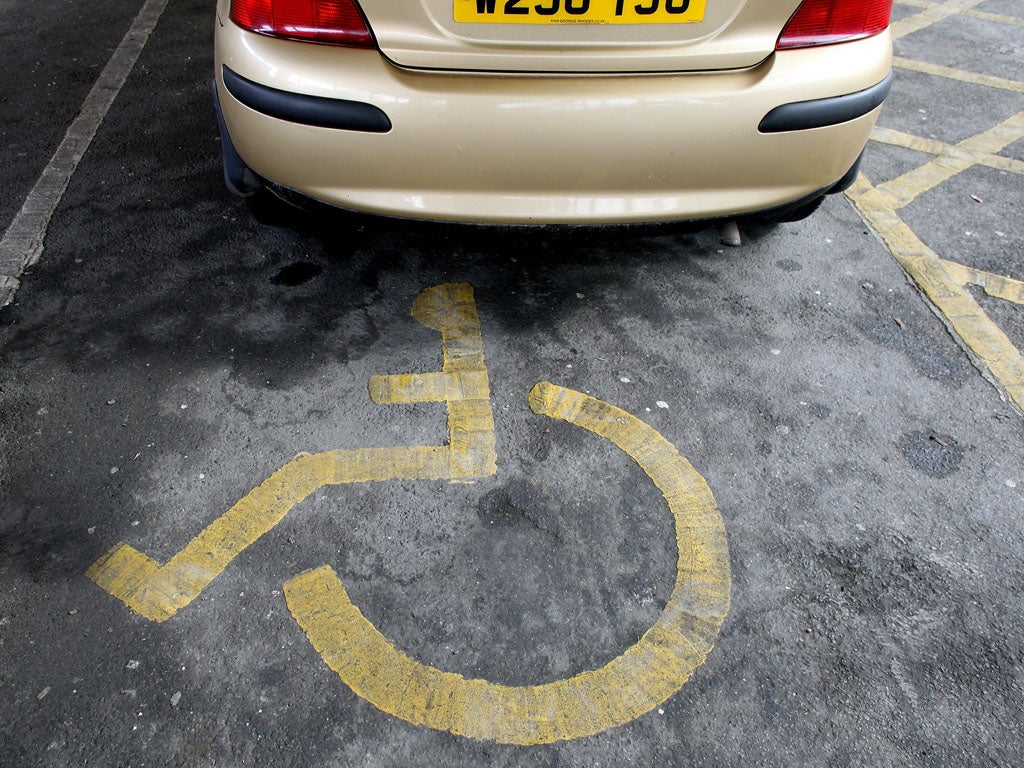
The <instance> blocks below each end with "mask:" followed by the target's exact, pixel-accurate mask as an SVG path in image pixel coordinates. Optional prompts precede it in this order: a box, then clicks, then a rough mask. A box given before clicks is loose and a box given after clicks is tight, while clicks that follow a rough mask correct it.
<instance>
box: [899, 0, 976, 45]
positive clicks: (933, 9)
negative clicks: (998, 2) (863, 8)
mask: <svg viewBox="0 0 1024 768" xmlns="http://www.w3.org/2000/svg"><path fill="white" fill-rule="evenodd" d="M983 2H986V0H951V1H950V2H946V3H941V4H937V5H931V6H929V7H926V8H925V9H924V10H923V11H921V12H920V13H915V14H914V15H913V16H906V17H905V18H902V19H900V20H899V21H896V22H894V23H893V24H892V34H893V37H905V36H906V35H909V34H912V33H914V32H919V31H921V30H922V29H926V28H928V27H930V26H931V25H932V24H936V23H937V22H940V21H943V20H944V19H948V18H949V17H950V16H956V15H957V14H961V13H964V12H965V11H967V10H970V9H971V8H973V7H974V6H976V5H981V4H982V3H983Z"/></svg>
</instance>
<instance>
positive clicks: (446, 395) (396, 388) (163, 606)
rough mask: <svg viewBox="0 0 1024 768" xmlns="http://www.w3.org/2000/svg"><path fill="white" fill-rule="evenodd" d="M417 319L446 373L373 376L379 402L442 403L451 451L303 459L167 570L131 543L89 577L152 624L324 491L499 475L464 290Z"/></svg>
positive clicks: (422, 307)
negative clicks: (437, 343) (436, 334)
mask: <svg viewBox="0 0 1024 768" xmlns="http://www.w3.org/2000/svg"><path fill="white" fill-rule="evenodd" d="M412 314H413V316H414V317H415V318H416V319H417V320H419V321H420V322H421V323H423V324H424V325H426V326H427V327H429V328H433V329H434V330H437V331H440V332H441V344H442V353H443V360H444V365H443V370H442V371H441V372H438V373H429V374H411V375H407V376H375V377H373V378H372V379H371V382H370V391H371V395H372V396H373V397H374V399H376V400H378V402H388V403H422V402H445V403H446V404H447V406H448V434H449V444H448V445H447V446H398V447H393V448H363V449H360V450H351V451H350V450H335V451H325V452H323V453H317V454H300V455H299V456H297V457H296V458H295V459H294V460H292V461H290V462H289V463H287V464H285V465H284V466H283V467H281V469H279V470H277V471H276V472H275V473H274V474H272V475H271V476H270V477H269V478H267V479H266V480H265V481H264V482H263V483H261V484H260V485H258V486H257V487H256V488H254V489H253V490H252V491H250V492H249V493H247V494H246V495H245V496H244V497H243V498H242V499H241V500H240V501H239V502H238V503H237V504H235V505H234V506H233V507H231V509H229V510H228V511H227V512H225V513H224V514H223V515H221V517H219V518H218V519H217V520H215V521H214V522H212V523H211V524H210V525H209V526H207V527H206V529H204V530H203V531H202V532H201V533H200V534H199V535H198V536H196V537H195V538H194V539H193V540H192V541H191V542H189V543H188V545H186V546H185V548H184V549H182V550H181V551H180V552H178V553H177V554H176V555H174V556H173V557H172V558H171V559H170V560H169V561H168V562H167V563H166V564H164V565H160V564H159V563H157V561H156V560H154V559H153V558H151V557H149V556H148V555H146V554H144V553H142V552H139V551H138V550H137V549H135V548H134V547H131V546H130V545H128V544H126V543H123V542H122V543H120V544H117V545H116V546H115V547H113V548H112V549H111V550H110V551H109V552H107V553H106V554H105V555H104V556H103V557H101V558H100V559H99V560H97V561H96V562H95V563H93V565H92V566H91V567H90V568H89V570H88V571H87V572H86V575H87V576H88V577H89V578H91V579H92V580H93V581H95V582H96V583H97V584H98V585H100V586H101V587H103V588H104V589H105V590H107V591H108V592H110V594H112V595H114V596H115V597H117V598H118V599H120V600H122V601H123V602H124V603H125V604H126V605H127V606H128V607H129V608H131V609H132V610H133V611H135V612H136V613H138V614H140V615H141V616H145V617H146V618H147V619H150V620H151V621H165V620H167V619H168V618H170V617H171V616H173V615H174V614H175V613H176V612H177V611H178V610H180V609H181V608H184V607H185V606H186V605H188V604H189V603H191V602H192V601H193V600H194V599H195V598H196V597H198V596H199V593H200V592H202V590H203V589H205V588H206V587H207V586H208V585H209V584H210V582H211V581H213V579H214V578H216V577H217V576H218V575H219V574H220V573H221V572H222V571H223V570H224V569H225V568H226V567H227V566H228V564H229V563H230V562H231V561H232V560H233V559H234V558H236V557H237V556H238V555H239V554H241V553H242V552H243V551H244V550H245V549H246V548H247V547H249V546H250V545H252V544H253V543H255V542H256V541H257V540H259V538H260V537H262V536H263V535H264V534H266V533H267V532H269V531H270V530H271V529H272V528H273V527H274V526H276V525H277V524H278V523H279V522H281V520H282V519H284V517H285V516H286V515H287V514H288V513H289V512H290V511H291V510H292V509H293V508H294V507H295V505H297V504H299V503H300V502H301V501H302V500H303V499H305V498H306V497H307V496H309V494H310V493H312V492H314V491H316V490H317V489H319V488H323V487H324V486H327V485H341V484H346V483H363V482H371V481H376V482H381V481H385V480H396V479H422V480H435V479H444V478H447V479H451V480H453V481H462V482H465V481H467V480H469V479H471V478H475V477H484V476H487V475H493V474H494V473H495V472H496V471H497V457H496V454H495V448H494V418H493V415H492V413H491V405H490V400H489V399H488V398H489V396H490V394H489V387H488V384H487V369H486V367H485V366H484V358H483V342H482V339H481V334H480V319H479V317H478V316H477V312H476V305H475V303H474V298H473V289H472V287H471V286H469V285H466V284H449V285H440V286H435V287H433V288H428V289H427V290H425V291H424V292H423V293H421V294H420V296H419V297H418V298H417V299H416V301H415V302H414V303H413V309H412Z"/></svg>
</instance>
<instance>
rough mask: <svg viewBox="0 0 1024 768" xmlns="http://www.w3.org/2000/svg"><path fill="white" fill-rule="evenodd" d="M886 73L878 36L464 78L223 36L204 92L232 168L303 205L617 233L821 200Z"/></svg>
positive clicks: (371, 57)
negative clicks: (613, 226) (811, 121)
mask: <svg viewBox="0 0 1024 768" xmlns="http://www.w3.org/2000/svg"><path fill="white" fill-rule="evenodd" d="M890 57H891V40H890V38H889V35H888V34H883V35H879V36H877V37H875V38H870V39H867V40H862V41H857V42H853V43H845V44H842V45H833V46H826V47H822V48H818V49H808V50H799V51H785V52H780V53H777V54H774V55H773V56H771V57H769V59H767V60H766V61H765V62H763V63H762V64H761V65H759V66H757V67H754V68H752V69H748V70H743V71H733V72H718V73H694V74H682V75H680V74H673V75H654V74H652V75H622V76H613V75H572V76H567V75H559V76H538V75H487V74H477V73H473V74H462V73H452V72H436V71H418V70H405V69H401V68H398V67H395V66H394V65H392V64H391V63H389V62H388V61H387V60H386V59H385V58H384V57H382V56H381V55H380V54H379V53H377V52H376V51H366V50H354V49H346V48H337V47H330V46H321V45H309V44H297V43H293V42H287V41H281V40H274V39H271V38H266V37H262V36H259V35H253V34H250V33H246V32H243V31H242V30H240V29H238V28H237V27H235V26H234V25H232V24H230V23H228V24H225V25H223V26H221V25H218V30H217V45H216V71H215V76H216V87H217V89H218V95H219V101H220V105H221V110H222V114H223V118H224V122H225V125H226V127H227V129H228V132H229V133H230V136H231V139H232V141H233V143H234V145H235V148H236V149H237V151H238V153H239V155H240V156H241V157H242V158H243V160H244V161H245V163H246V164H247V165H248V166H249V167H251V168H252V169H253V171H255V172H256V173H257V174H259V175H260V176H262V177H264V178H266V179H269V180H271V181H273V182H275V183H277V184H279V185H282V186H285V187H288V188H291V189H294V190H296V191H299V192H301V193H303V194H305V195H308V196H310V197H313V198H316V199H319V200H322V201H324V202H327V203H331V204H333V205H338V206H341V207H344V208H348V209H352V210H359V211H367V212H372V213H382V214H390V215H401V216H408V217H414V218H428V219H443V220H452V221H487V222H496V223H499V222H500V223H618V222H645V221H672V220H687V219H701V218H713V217H719V216H726V215H732V214H740V213H745V212H751V211H757V210H762V209H766V208H772V207H775V206H779V205H784V204H786V203H789V202H791V201H794V200H799V199H801V198H804V197H806V196H807V195H809V194H813V193H814V192H815V191H817V190H821V189H825V188H828V187H829V186H831V185H832V184H833V183H834V182H835V181H836V180H837V179H839V178H840V177H842V176H843V174H844V173H846V171H847V170H848V169H849V168H850V167H851V166H852V165H853V163H854V162H855V161H856V159H857V157H858V155H859V154H860V152H861V150H862V149H863V147H864V145H865V143H866V142H867V139H868V135H869V133H870V130H871V127H872V126H873V124H874V121H875V118H876V116H877V111H878V108H877V105H876V104H874V103H872V100H873V99H874V98H875V97H877V96H878V94H879V92H880V89H883V88H884V87H885V86H884V83H885V82H886V79H887V78H888V77H889V74H890V60H891V59H890ZM225 68H226V70H227V72H228V75H227V77H228V80H229V83H230V85H231V87H226V86H225ZM239 83H241V84H242V85H241V90H240V87H239ZM872 89H874V90H872ZM864 93H868V94H872V96H871V97H870V98H868V99H867V100H865V98H864V96H863V94H864ZM882 96H883V97H884V93H883V94H882ZM837 97H839V98H838V100H837ZM858 98H859V101H858V102H857V103H859V104H861V105H862V106H866V109H867V111H866V112H863V110H861V111H862V114H860V115H859V116H854V117H852V118H850V119H845V120H843V121H842V122H839V123H838V124H831V125H829V124H826V125H821V126H820V127H813V128H805V129H802V130H791V129H790V128H791V125H790V123H787V122H785V120H784V121H782V122H781V123H780V122H779V121H778V120H775V122H774V123H772V122H771V121H769V126H768V128H769V129H770V130H771V132H765V130H759V126H761V124H762V121H763V120H765V119H766V117H770V116H771V115H772V114H773V110H775V112H774V115H776V116H777V115H778V114H780V109H779V108H782V110H781V113H783V114H785V113H786V112H787V110H788V111H789V114H790V116H792V114H793V111H794V110H796V112H797V114H798V115H800V116H804V115H807V114H810V112H809V110H810V111H812V112H813V111H815V110H816V111H817V113H818V114H820V113H821V111H822V110H821V107H822V105H823V104H825V105H826V106H827V105H828V104H831V106H833V107H835V106H837V105H842V106H843V107H844V108H846V109H847V112H846V113H843V112H842V110H840V111H838V112H836V111H835V110H832V111H833V113H835V114H839V115H840V116H843V115H844V114H845V115H846V116H848V115H849V114H853V113H851V112H850V111H849V105H850V103H851V102H850V100H851V99H858ZM268 99H269V101H268ZM822 100H828V101H827V102H823V101H822ZM879 100H880V99H879ZM808 104H810V105H811V106H810V107H808V106H807V105H808ZM289 110H292V111H289ZM295 110H297V111H295ZM826 111H827V110H826ZM856 111H857V110H854V113H855V112H856ZM334 113H337V114H336V115H335V114H334ZM325 114H326V115H327V116H326V117H325ZM353 116H354V117H355V118H356V119H355V120H354V122H346V120H349V118H352V117H353ZM370 116H374V120H369V122H360V120H363V119H364V118H368V117H370ZM381 118H382V119H381ZM787 119H788V118H787ZM801 119H802V118H801ZM332 121H333V122H332ZM819 122H820V121H819ZM826 122H827V120H826ZM773 125H774V129H773V128H772V126H773ZM795 125H797V126H798V127H799V125H800V123H799V120H798V121H797V123H795ZM763 127H764V126H762V128H763Z"/></svg>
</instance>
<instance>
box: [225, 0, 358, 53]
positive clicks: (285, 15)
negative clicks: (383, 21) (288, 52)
mask: <svg viewBox="0 0 1024 768" xmlns="http://www.w3.org/2000/svg"><path fill="white" fill-rule="evenodd" d="M231 20H232V21H233V22H235V24H237V25H238V26H240V27H242V28H243V29H247V30H249V31H250V32H258V33H260V34H261V35H270V36H271V37H285V38H288V39H290V40H307V41H309V42H313V43H331V44H333V45H347V46H352V47H355V48H373V47H375V46H376V43H375V42H374V40H373V33H372V32H371V31H370V25H369V24H368V23H367V22H366V19H365V18H364V17H363V13H362V11H361V10H360V9H359V6H358V5H357V4H356V0H232V2H231Z"/></svg>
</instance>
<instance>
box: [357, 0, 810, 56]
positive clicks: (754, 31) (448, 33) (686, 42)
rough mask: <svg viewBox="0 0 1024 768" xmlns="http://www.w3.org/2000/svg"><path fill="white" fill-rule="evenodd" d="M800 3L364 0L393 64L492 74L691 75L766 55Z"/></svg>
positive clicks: (796, 0)
mask: <svg viewBox="0 0 1024 768" xmlns="http://www.w3.org/2000/svg"><path fill="white" fill-rule="evenodd" d="M798 5H799V0H361V6H362V8H363V11H364V13H365V14H366V17H367V19H368V20H369V22H370V26H371V27H372V29H373V33H374V35H375V36H376V39H377V42H378V44H379V46H380V49H381V51H382V52H383V53H384V55H385V56H387V57H388V58H389V59H390V60H391V61H393V62H394V63H395V64H398V65H400V66H404V67H412V68H422V69H443V70H461V71H487V72H527V73H529V72H579V73H587V72H595V73H607V72H686V71H698V70H701V71H707V70H725V69H742V68H746V67H751V66H754V65H755V64H757V63H759V62H761V61H763V60H764V59H765V58H766V57H767V56H768V55H769V54H771V52H772V51H773V50H774V48H775V42H776V39H777V38H778V35H779V32H780V30H781V29H782V28H783V26H784V25H785V23H786V21H787V20H788V19H789V17H790V16H791V15H792V14H793V12H794V11H795V10H796V8H797V6H798Z"/></svg>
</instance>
